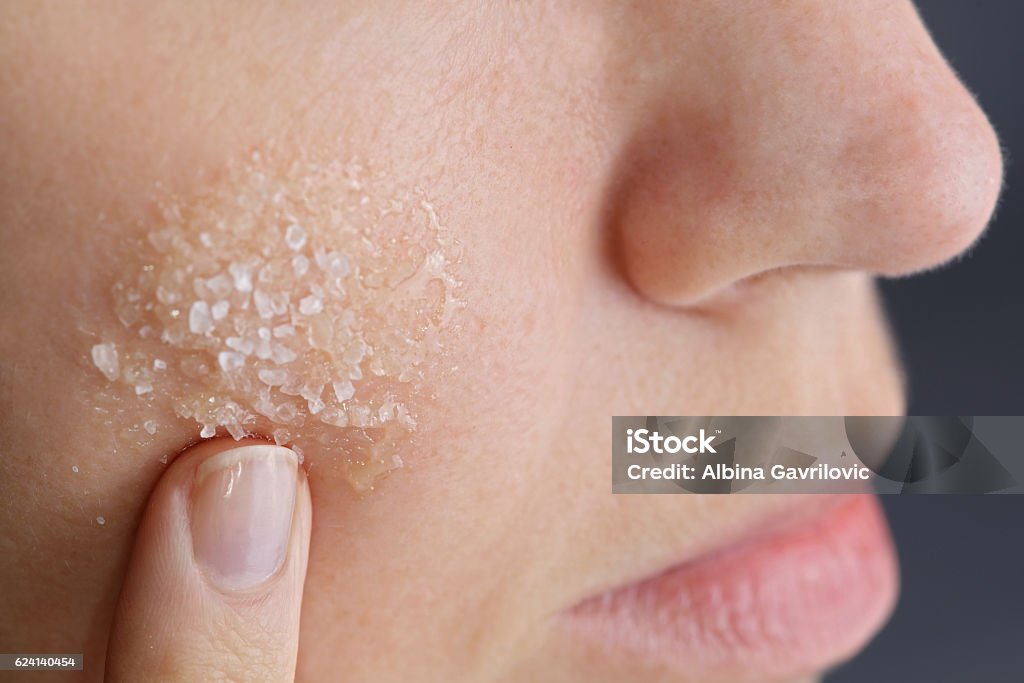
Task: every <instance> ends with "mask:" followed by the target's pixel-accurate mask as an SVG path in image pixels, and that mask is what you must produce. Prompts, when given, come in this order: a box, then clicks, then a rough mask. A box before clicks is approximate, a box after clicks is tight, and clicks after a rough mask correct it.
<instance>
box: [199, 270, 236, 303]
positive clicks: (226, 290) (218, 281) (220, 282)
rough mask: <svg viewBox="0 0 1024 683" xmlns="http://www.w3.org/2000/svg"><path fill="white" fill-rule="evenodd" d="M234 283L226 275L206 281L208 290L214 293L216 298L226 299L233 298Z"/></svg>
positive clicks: (216, 276) (222, 274)
mask: <svg viewBox="0 0 1024 683" xmlns="http://www.w3.org/2000/svg"><path fill="white" fill-rule="evenodd" d="M232 285H233V283H232V281H231V278H229V277H228V276H227V275H225V274H224V273H221V274H220V275H215V276H213V277H211V278H210V279H209V280H207V281H206V288H207V289H209V290H210V291H211V292H213V293H214V295H215V296H218V297H220V298H221V299H224V298H226V297H228V296H231V288H232Z"/></svg>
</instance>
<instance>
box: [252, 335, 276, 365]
mask: <svg viewBox="0 0 1024 683" xmlns="http://www.w3.org/2000/svg"><path fill="white" fill-rule="evenodd" d="M273 355H274V351H273V349H271V348H270V342H269V341H267V340H266V339H259V340H257V341H256V357H257V358H262V359H263V360H266V359H268V358H270V357H271V356H273Z"/></svg>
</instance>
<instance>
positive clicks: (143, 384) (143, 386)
mask: <svg viewBox="0 0 1024 683" xmlns="http://www.w3.org/2000/svg"><path fill="white" fill-rule="evenodd" d="M151 391H153V385H152V384H150V383H149V382H147V381H146V380H144V379H143V380H139V383H138V384H136V385H135V395H136V396H142V395H143V394H148V393H149V392H151Z"/></svg>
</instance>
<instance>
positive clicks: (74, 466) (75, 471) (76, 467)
mask: <svg viewBox="0 0 1024 683" xmlns="http://www.w3.org/2000/svg"><path fill="white" fill-rule="evenodd" d="M71 471H72V472H74V473H75V474H78V465H72V466H71Z"/></svg>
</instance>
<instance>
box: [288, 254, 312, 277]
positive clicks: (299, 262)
mask: <svg viewBox="0 0 1024 683" xmlns="http://www.w3.org/2000/svg"><path fill="white" fill-rule="evenodd" d="M292 270H293V271H295V277H302V276H303V275H305V274H306V273H307V272H309V259H308V258H306V255H305V254H296V255H295V256H294V257H292Z"/></svg>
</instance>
